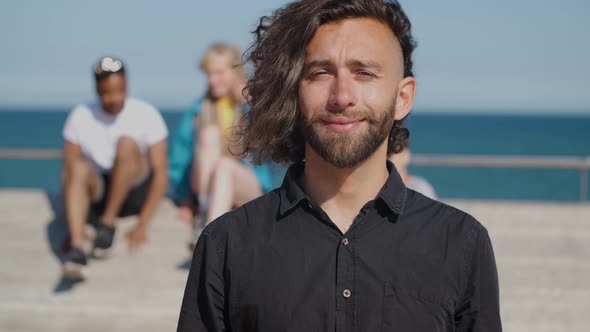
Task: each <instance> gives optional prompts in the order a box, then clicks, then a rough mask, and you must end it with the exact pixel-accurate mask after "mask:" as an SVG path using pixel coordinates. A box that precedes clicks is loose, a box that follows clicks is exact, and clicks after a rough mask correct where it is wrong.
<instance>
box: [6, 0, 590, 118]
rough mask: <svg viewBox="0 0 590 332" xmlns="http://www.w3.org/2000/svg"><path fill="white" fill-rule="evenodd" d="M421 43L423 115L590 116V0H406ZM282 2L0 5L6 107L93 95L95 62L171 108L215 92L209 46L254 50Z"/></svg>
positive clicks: (67, 0) (27, 0)
mask: <svg viewBox="0 0 590 332" xmlns="http://www.w3.org/2000/svg"><path fill="white" fill-rule="evenodd" d="M400 2H401V3H402V5H403V6H404V8H405V9H406V11H407V13H408V15H409V16H410V19H411V20H412V23H413V26H414V35H415V37H416V39H417V41H418V43H419V46H418V49H417V50H416V54H415V68H416V70H415V72H416V77H417V80H418V96H417V100H416V106H415V110H417V111H433V112H434V111H469V112H481V111H491V112H494V111H500V112H501V111H519V112H562V113H572V112H576V113H584V114H590V19H588V17H590V2H588V1H583V0H562V1H547V0H518V1H515V0H512V1H510V0H497V1H483V0H480V1H473V0H449V1H440V0H414V1H410V0H406V1H404V0H401V1H400ZM285 3H286V1H280V0H256V1H240V0H218V1H195V0H193V1H185V0H183V1H166V2H164V1H145V0H144V1H140V0H127V1H116V0H103V1H75V0H54V1H40V0H36V1H34V0H22V1H3V2H2V3H1V4H0V42H1V45H2V46H1V47H0V50H1V51H0V107H3V108H7V107H9V108H10V107H71V106H73V105H74V104H76V103H80V102H84V101H88V100H91V99H93V98H94V87H93V82H92V76H91V67H92V64H93V63H94V62H95V61H96V60H97V59H98V58H99V57H100V56H101V55H104V54H113V55H116V56H118V57H121V58H122V59H124V60H125V61H126V63H127V66H128V70H129V78H130V90H131V93H132V94H133V95H135V96H138V97H142V98H144V99H146V100H148V101H150V102H152V103H154V104H155V105H156V106H159V107H160V108H163V109H168V108H177V109H178V108H180V109H182V108H184V107H186V106H188V105H189V104H190V103H191V101H193V100H194V99H195V98H196V97H198V96H199V95H200V94H201V93H202V92H203V90H204V88H205V81H204V79H203V76H202V74H201V73H200V72H199V70H198V69H197V66H196V63H197V61H198V59H199V57H200V56H201V55H202V53H203V52H204V50H205V49H206V48H207V46H208V45H209V44H210V43H211V42H213V41H217V40H226V41H229V42H233V43H236V44H238V45H240V46H242V47H246V46H247V45H248V44H249V43H250V41H251V35H250V33H249V31H251V30H252V29H253V28H254V27H255V24H256V22H257V19H258V18H259V17H260V16H261V15H265V14H270V13H271V10H272V9H275V8H278V7H279V6H282V5H283V4H285Z"/></svg>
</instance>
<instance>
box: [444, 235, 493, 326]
mask: <svg viewBox="0 0 590 332" xmlns="http://www.w3.org/2000/svg"><path fill="white" fill-rule="evenodd" d="M468 271H470V273H469V276H468V279H467V280H468V282H467V284H466V287H465V291H464V294H465V295H464V297H463V299H462V300H461V301H460V302H459V307H458V308H457V309H458V310H456V312H455V324H456V331H470V332H471V331H473V332H476V331H477V332H484V331H486V332H487V331H490V332H501V331H502V322H501V319H500V300H499V298H500V294H499V293H500V292H499V286H498V271H497V269H496V260H495V258H494V251H493V248H492V242H491V240H490V237H489V235H488V232H487V230H486V229H485V228H482V230H481V231H480V234H479V236H478V238H477V240H476V243H475V249H474V252H473V256H472V259H471V260H470V262H469V268H468Z"/></svg>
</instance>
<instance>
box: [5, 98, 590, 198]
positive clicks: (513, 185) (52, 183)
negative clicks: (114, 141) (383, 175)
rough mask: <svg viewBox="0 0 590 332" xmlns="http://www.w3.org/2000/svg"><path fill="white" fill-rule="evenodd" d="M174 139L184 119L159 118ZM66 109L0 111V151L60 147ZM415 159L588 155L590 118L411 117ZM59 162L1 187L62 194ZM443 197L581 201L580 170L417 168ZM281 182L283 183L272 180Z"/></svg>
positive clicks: (10, 164) (36, 165)
mask: <svg viewBox="0 0 590 332" xmlns="http://www.w3.org/2000/svg"><path fill="white" fill-rule="evenodd" d="M162 113H163V116H164V119H165V121H166V123H167V125H168V128H169V130H170V131H171V133H173V132H174V128H176V125H177V123H178V121H179V119H180V116H181V113H180V112H176V111H166V110H164V111H163V112H162ZM66 116H67V110H63V109H54V110H0V148H52V149H55V148H60V147H61V146H62V144H63V141H62V136H61V130H62V126H63V122H64V120H65V118H66ZM407 126H408V127H409V128H410V133H411V139H410V145H411V147H412V151H413V152H414V153H420V154H465V155H532V156H579V157H587V156H590V117H589V116H559V115H550V116H547V115H543V116H541V115H508V114H505V113H503V114H502V115H492V114H487V115H473V114H470V115H466V114H451V113H444V114H443V113H421V112H419V111H418V112H414V114H412V115H411V116H410V118H409V119H408V122H407ZM60 169H61V161H60V160H13V159H0V188H41V189H44V190H47V191H49V192H57V191H59V176H60ZM410 171H411V172H412V173H414V174H416V175H420V176H422V177H425V178H426V179H427V180H428V181H430V182H431V183H432V185H433V186H434V188H435V190H436V191H437V193H438V195H439V196H440V197H441V198H467V199H501V200H551V201H578V200H579V195H580V173H579V171H577V170H555V169H511V168H466V167H459V168H457V167H424V166H421V167H417V166H412V167H411V169H410ZM277 182H278V183H280V179H277Z"/></svg>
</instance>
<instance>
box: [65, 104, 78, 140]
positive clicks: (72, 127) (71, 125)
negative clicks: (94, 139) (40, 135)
mask: <svg viewBox="0 0 590 332" xmlns="http://www.w3.org/2000/svg"><path fill="white" fill-rule="evenodd" d="M78 117H79V116H78V108H75V109H73V110H72V111H71V112H70V114H69V115H68V117H67V118H66V122H65V124H64V127H63V131H62V135H63V138H64V140H66V141H68V142H71V143H74V144H80V137H79V136H78V120H77V119H78Z"/></svg>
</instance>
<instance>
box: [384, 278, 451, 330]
mask: <svg viewBox="0 0 590 332" xmlns="http://www.w3.org/2000/svg"><path fill="white" fill-rule="evenodd" d="M454 330H455V328H454V321H453V313H452V309H451V305H450V304H449V303H446V301H445V300H444V299H443V298H442V297H440V296H437V294H434V293H433V292H429V291H428V290H425V289H419V288H417V287H416V286H410V287H403V286H399V285H395V286H394V285H393V284H392V283H391V282H386V283H385V284H384V289H383V320H382V324H381V331H387V332H390V331H403V332H451V331H454Z"/></svg>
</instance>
